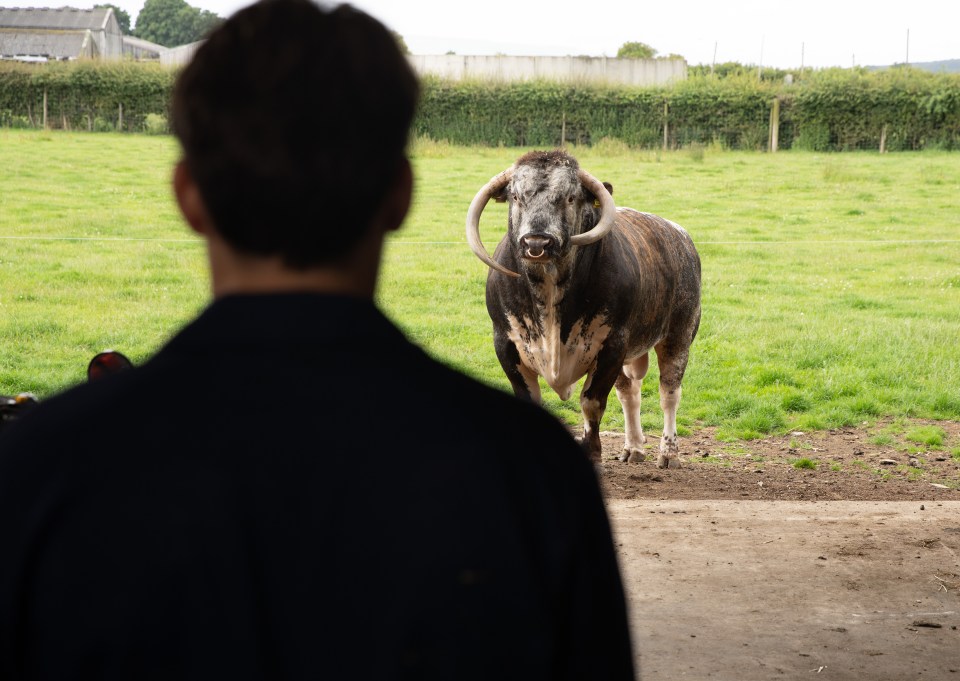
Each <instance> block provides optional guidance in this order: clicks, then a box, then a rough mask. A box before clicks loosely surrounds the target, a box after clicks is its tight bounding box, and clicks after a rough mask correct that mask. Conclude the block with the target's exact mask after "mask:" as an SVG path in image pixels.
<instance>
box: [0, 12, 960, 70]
mask: <svg viewBox="0 0 960 681" xmlns="http://www.w3.org/2000/svg"><path fill="white" fill-rule="evenodd" d="M97 1H98V0H78V1H77V2H74V3H70V6H74V7H92V6H93V5H94V4H95V2H97ZM66 2H69V0H66ZM187 2H188V3H189V4H191V5H193V6H195V7H200V8H202V9H207V10H210V11H212V12H216V13H217V14H219V15H221V16H224V17H225V16H228V15H229V14H230V13H232V12H233V11H235V10H237V9H239V8H240V7H242V6H244V5H245V4H246V2H244V1H243V0H187ZM44 4H48V5H49V6H60V5H61V4H62V3H61V1H60V0H57V1H55V2H47V3H44V2H43V0H23V2H10V1H9V0H0V6H2V7H16V6H20V7H24V6H27V7H29V6H34V7H36V6H43V5H44ZM114 4H116V5H117V6H119V7H122V8H123V9H125V10H126V11H127V12H129V13H130V16H131V18H132V19H134V20H136V15H137V14H138V13H139V11H140V9H141V8H142V7H143V0H114ZM352 4H353V5H354V6H356V7H359V8H361V9H363V10H365V11H367V12H368V13H370V14H372V15H373V16H375V17H377V18H378V19H380V20H381V21H383V22H384V23H385V24H387V25H388V26H389V27H390V28H393V29H394V30H396V31H398V32H399V33H400V34H401V35H402V36H403V38H404V40H405V41H406V43H407V46H408V47H409V48H410V51H411V52H413V53H414V54H443V53H445V52H447V51H448V50H453V51H454V52H456V53H457V54H497V53H502V54H517V55H559V56H563V55H589V56H598V57H599V56H604V55H606V56H609V57H613V56H616V53H617V48H618V47H620V45H622V44H623V43H624V42H627V41H640V42H644V43H647V44H648V45H650V46H652V47H653V48H655V49H656V50H657V51H658V52H659V53H661V54H670V53H676V54H680V55H682V56H683V57H685V58H686V59H687V62H689V63H690V64H701V63H702V64H709V63H711V62H712V61H713V59H714V47H715V46H716V61H717V62H718V63H719V62H724V61H739V62H743V63H745V64H757V63H761V62H762V63H763V65H765V66H778V67H784V68H787V67H798V66H800V65H801V60H802V63H803V64H804V65H805V66H815V67H824V66H850V65H851V64H853V63H856V64H858V65H885V64H892V63H896V62H903V61H905V60H906V59H907V45H908V42H907V31H908V30H909V60H910V61H911V62H919V61H936V60H940V59H957V58H960V2H958V0H896V1H892V0H872V1H864V0H805V1H804V0H792V1H790V2H786V1H781V0H767V1H766V2H761V1H758V0H727V1H726V2H724V1H723V0H676V1H674V2H665V1H664V0H660V1H659V2H643V1H642V0H587V2H574V1H573V0H551V2H549V3H547V2H533V1H532V0H482V1H480V2H463V1H462V0H459V1H458V0H354V2H353V3H352Z"/></svg>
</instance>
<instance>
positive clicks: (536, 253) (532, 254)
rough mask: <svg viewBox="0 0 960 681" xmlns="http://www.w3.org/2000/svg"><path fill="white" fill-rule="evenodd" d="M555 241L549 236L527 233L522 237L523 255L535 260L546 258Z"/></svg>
mask: <svg viewBox="0 0 960 681" xmlns="http://www.w3.org/2000/svg"><path fill="white" fill-rule="evenodd" d="M553 243H554V241H553V238H552V237H549V236H534V235H532V234H527V235H525V236H522V237H520V247H521V248H522V249H523V255H524V256H525V257H527V258H531V259H533V260H539V259H541V258H545V257H546V256H547V250H548V249H549V248H550V247H551V246H553Z"/></svg>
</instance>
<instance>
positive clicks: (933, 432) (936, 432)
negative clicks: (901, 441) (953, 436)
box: [904, 426, 947, 448]
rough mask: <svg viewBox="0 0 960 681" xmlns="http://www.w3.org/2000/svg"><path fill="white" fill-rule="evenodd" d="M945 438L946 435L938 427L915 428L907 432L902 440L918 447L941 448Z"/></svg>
mask: <svg viewBox="0 0 960 681" xmlns="http://www.w3.org/2000/svg"><path fill="white" fill-rule="evenodd" d="M946 436H947V433H946V432H945V431H944V430H943V428H941V427H940V426H917V427H915V428H911V429H910V430H908V431H907V432H906V434H905V435H904V438H906V439H907V440H909V441H910V442H915V443H917V444H919V445H926V446H927V447H933V448H939V447H942V446H943V441H944V438H946Z"/></svg>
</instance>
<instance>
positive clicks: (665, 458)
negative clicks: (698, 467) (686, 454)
mask: <svg viewBox="0 0 960 681" xmlns="http://www.w3.org/2000/svg"><path fill="white" fill-rule="evenodd" d="M680 467H681V466H680V456H679V455H678V454H673V455H672V456H671V455H669V454H663V453H661V454H660V455H659V456H658V457H657V468H680Z"/></svg>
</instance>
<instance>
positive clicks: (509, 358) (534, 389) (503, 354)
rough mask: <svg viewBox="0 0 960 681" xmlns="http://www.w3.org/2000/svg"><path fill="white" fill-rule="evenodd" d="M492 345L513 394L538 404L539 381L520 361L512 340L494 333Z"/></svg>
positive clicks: (539, 396) (539, 398)
mask: <svg viewBox="0 0 960 681" xmlns="http://www.w3.org/2000/svg"><path fill="white" fill-rule="evenodd" d="M493 347H494V350H495V351H496V353H497V359H498V360H500V366H501V367H502V368H503V373H505V374H506V375H507V380H508V381H510V387H512V388H513V394H514V395H516V396H517V397H519V398H521V399H525V400H530V401H531V402H533V403H534V404H540V402H541V394H540V381H539V379H538V377H537V374H536V372H534V371H532V370H531V369H529V368H528V367H526V366H524V364H523V362H521V361H520V353H519V352H518V351H517V346H515V345H514V344H513V341H511V340H510V339H509V338H506V337H505V336H500V335H499V334H494V339H493Z"/></svg>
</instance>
